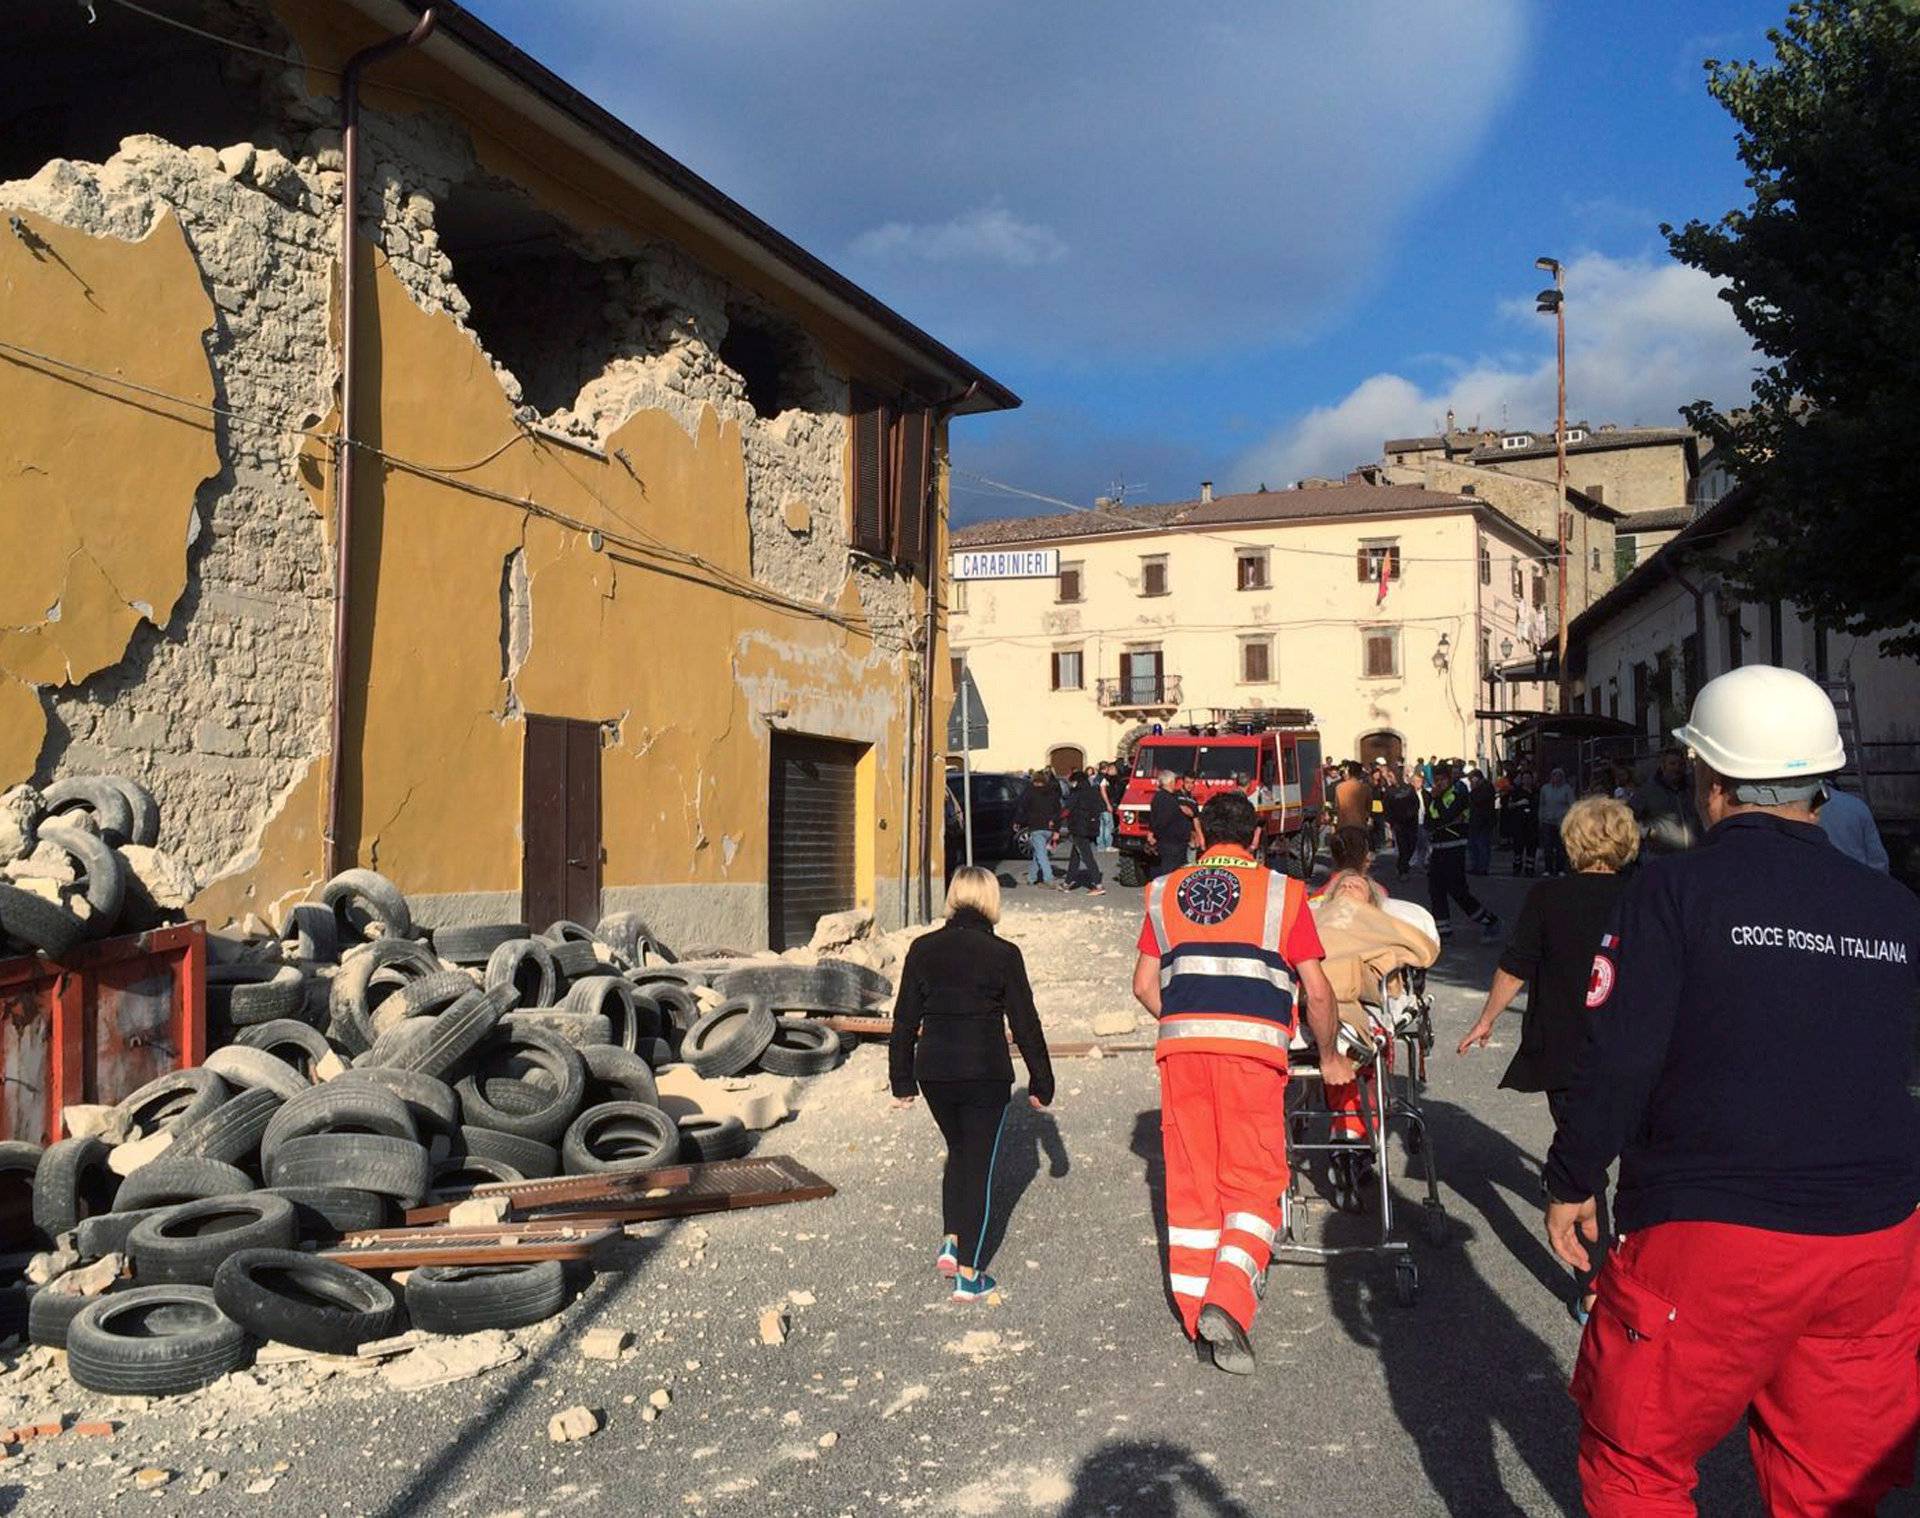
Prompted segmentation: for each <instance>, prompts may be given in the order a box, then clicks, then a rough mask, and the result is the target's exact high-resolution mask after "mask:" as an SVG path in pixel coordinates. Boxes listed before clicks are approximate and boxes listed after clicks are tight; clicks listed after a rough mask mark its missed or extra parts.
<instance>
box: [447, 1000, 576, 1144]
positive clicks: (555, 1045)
mask: <svg viewBox="0 0 1920 1518" xmlns="http://www.w3.org/2000/svg"><path fill="white" fill-rule="evenodd" d="M529 1074H534V1075H538V1076H541V1077H543V1078H542V1079H541V1080H540V1081H539V1082H538V1083H537V1084H536V1083H535V1082H533V1081H529V1080H527V1079H525V1078H524V1077H525V1076H527V1075H529ZM495 1081H503V1082H505V1083H506V1090H510V1091H512V1092H513V1093H514V1096H516V1097H519V1096H521V1095H522V1093H524V1092H525V1091H527V1090H529V1089H531V1090H532V1091H533V1092H535V1093H537V1094H540V1095H544V1097H545V1100H544V1101H542V1102H541V1103H540V1104H539V1106H537V1107H536V1108H535V1109H534V1110H532V1111H527V1112H516V1111H513V1110H511V1109H512V1107H513V1106H515V1105H518V1103H517V1102H515V1101H511V1100H508V1099H507V1098H506V1097H505V1093H504V1091H503V1093H502V1102H495V1101H493V1100H492V1099H491V1097H490V1095H489V1090H488V1088H489V1086H490V1085H491V1084H492V1083H493V1082H495ZM586 1088H587V1067H586V1065H585V1064H584V1063H583V1062H582V1061H581V1058H580V1055H579V1052H578V1051H577V1050H575V1049H574V1047H573V1046H572V1045H571V1044H569V1043H567V1042H566V1041H565V1040H564V1039H562V1038H560V1037H558V1036H557V1035H555V1034H552V1033H548V1032H545V1031H544V1030H542V1029H539V1028H519V1029H515V1030H513V1031H512V1032H511V1033H501V1032H498V1031H496V1033H495V1034H494V1036H493V1038H492V1039H491V1040H489V1042H488V1043H487V1044H486V1045H484V1046H483V1047H482V1048H481V1050H480V1053H479V1055H478V1057H477V1059H476V1061H475V1063H474V1067H473V1068H472V1069H471V1070H470V1071H469V1072H468V1073H467V1074H466V1075H465V1076H464V1077H462V1079H461V1081H460V1083H459V1087H458V1090H459V1092H460V1110H461V1112H462V1113H463V1114H464V1115H465V1117H466V1120H467V1122H468V1124H469V1125H471V1126H474V1127H479V1128H491V1129H493V1130H494V1131H495V1132H497V1133H511V1134H515V1135H517V1136H518V1137H520V1138H530V1139H536V1140H538V1141H539V1142H540V1143H543V1144H551V1143H552V1142H553V1141H554V1140H555V1139H557V1138H559V1137H560V1135H561V1134H563V1133H565V1132H566V1131H567V1124H569V1123H571V1122H572V1121H573V1117H574V1114H575V1113H576V1112H578V1111H579V1110H580V1100H581V1097H582V1096H584V1095H585V1093H586ZM503 1103H504V1105H503Z"/></svg>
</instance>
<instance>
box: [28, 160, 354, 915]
mask: <svg viewBox="0 0 1920 1518" xmlns="http://www.w3.org/2000/svg"><path fill="white" fill-rule="evenodd" d="M336 158H337V155H336ZM336 170H337V162H332V163H330V162H328V161H327V160H326V159H325V158H324V157H322V158H315V157H307V158H303V159H301V160H300V161H298V162H293V161H290V160H288V159H287V158H286V157H285V156H284V155H282V154H281V153H279V152H277V151H275V150H272V149H263V150H261V151H259V152H255V151H254V150H253V149H252V148H250V147H246V146H240V147H234V148H229V149H227V150H225V151H223V152H216V151H215V150H214V149H213V148H212V147H206V146H199V147H193V148H183V147H179V146H175V145H173V144H170V143H166V142H162V141H160V140H159V139H158V138H153V137H130V138H128V139H126V140H125V141H124V142H123V143H122V145H121V148H120V151H119V152H118V153H116V154H115V155H114V156H113V157H112V158H111V159H110V160H108V161H107V162H106V163H104V164H79V163H71V162H68V161H65V160H59V161H56V162H54V163H51V164H48V165H47V166H46V167H45V168H44V169H42V170H41V171H40V172H39V173H38V174H36V175H35V176H33V177H32V178H31V179H28V180H24V181H17V182H14V183H11V184H6V185H0V209H5V210H9V211H17V212H22V213H28V214H30V215H33V216H35V217H43V218H45V220H46V223H47V224H48V225H49V227H50V228H54V229H71V231H70V232H69V233H66V234H65V235H62V234H60V233H58V232H56V231H52V230H50V231H49V232H48V234H47V235H48V237H49V239H50V240H57V241H58V243H59V246H60V248H61V249H62V250H65V251H66V252H67V254H68V256H69V257H70V258H72V259H74V260H76V261H77V260H79V259H80V258H81V257H82V256H86V257H90V258H95V259H99V260H100V261H101V264H102V273H101V275H100V278H99V292H98V298H99V299H100V300H102V301H105V302H108V303H117V302H125V301H128V300H134V299H137V300H140V301H142V302H143V308H142V309H141V310H139V311H138V312H137V314H135V315H134V316H133V318H132V323H133V330H131V331H130V332H128V333H127V334H125V336H124V338H123V341H122V343H121V346H120V348H119V350H118V351H117V352H115V353H111V354H101V355H97V356H96V362H97V364H98V366H99V367H101V368H103V369H105V370H107V371H109V372H114V373H117V374H122V375H125V376H126V377H128V378H132V379H135V380H144V381H145V382H147V383H149V384H151V385H152V386H153V388H157V389H166V390H170V391H172V392H173V393H176V394H178V393H186V394H189V395H190V396H192V397H193V398H196V399H197V398H198V397H199V395H200V394H201V393H204V395H205V399H206V401H207V403H208V404H209V405H211V406H215V407H218V408H220V412H221V413H224V414H219V415H215V414H211V413H206V412H201V413H197V416H198V420H199V422H200V424H201V425H200V426H199V427H186V426H183V425H181V423H180V422H179V421H178V420H177V419H175V418H174V417H173V416H172V415H170V414H169V413H177V412H181V410H182V408H180V407H178V406H175V405H173V404H171V403H168V402H165V401H161V400H158V399H157V398H154V397H150V396H143V395H140V394H138V393H133V392H127V391H124V390H120V389H117V388H116V387H113V386H111V385H108V386H103V387H101V388H102V389H104V390H106V391H110V392H111V393H112V398H111V399H109V398H107V397H106V396H104V395H101V394H98V393H94V394H89V395H88V396H87V397H86V408H87V410H88V411H89V412H95V413H102V414H103V415H104V414H105V413H111V417H112V421H111V424H110V425H108V424H106V423H104V422H103V424H102V425H101V426H100V427H99V428H98V430H95V429H94V428H92V427H90V426H87V425H83V418H82V417H79V416H74V415H71V414H69V416H68V418H67V420H68V421H69V422H70V423H71V425H69V426H68V427H67V428H66V429H65V431H64V433H63V434H62V435H57V436H49V437H46V438H45V439H43V440H42V441H41V443H40V444H39V445H38V451H39V452H40V454H41V459H40V463H39V465H38V466H37V467H42V468H45V469H46V470H48V471H49V472H50V474H51V475H52V476H53V477H55V478H59V479H63V480H64V481H65V486H64V488H65V490H66V493H67V495H68V498H69V499H70V500H73V501H75V502H80V501H82V500H84V501H85V502H86V504H87V505H88V506H89V507H90V508H91V509H92V510H95V511H97V512H99V513H101V514H102V515H103V516H105V517H106V518H108V519H109V523H110V525H109V527H108V531H107V533H106V534H105V536H107V537H108V538H109V539H111V540H116V541H118V542H119V543H120V544H121V545H123V547H126V548H130V549H132V550H133V551H134V552H136V553H143V552H144V551H145V550H144V548H143V545H144V544H146V543H147V541H148V540H149V539H154V540H156V541H155V542H154V546H153V549H152V551H153V553H154V555H155V558H156V561H157V562H159V563H167V562H172V563H173V565H174V572H175V574H176V576H177V583H176V584H175V586H174V587H173V591H172V593H171V594H168V595H165V596H160V595H153V596H151V597H150V598H148V599H147V600H146V601H145V604H146V605H148V606H149V607H150V608H151V609H150V612H148V613H146V614H144V615H143V616H142V618H141V620H140V623H139V625H138V626H136V627H130V628H127V629H125V630H124V631H121V632H119V633H118V637H117V645H116V648H115V657H114V658H113V659H109V660H92V661H87V662H85V663H80V662H74V663H71V664H70V668H69V671H68V672H67V673H66V675H65V676H64V677H56V678H48V679H45V680H43V681H42V682H41V683H40V689H39V691H38V695H39V705H40V707H41V710H40V711H39V712H36V713H35V714H34V716H35V717H36V719H37V722H36V724H35V725H36V729H37V731H38V733H39V737H38V738H37V740H36V741H35V742H34V743H33V744H32V745H31V748H30V749H29V748H28V747H26V746H25V745H18V746H11V747H9V749H8V751H7V765H6V772H5V773H4V775H0V783H6V784H11V783H13V782H15V781H19V780H24V779H28V778H38V779H40V780H42V781H45V780H48V779H51V778H55V777H58V776H60V775H63V774H69V773H86V772H97V771H101V770H121V771H125V772H127V773H130V774H133V775H136V776H138V777H139V778H141V779H142V780H144V781H145V782H146V783H147V784H149V785H150V786H152V787H153V789H154V790H155V792H156V793H157V795H158V796H159V798H160V802H161V808H162V819H163V823H162V825H163V833H162V841H163V843H164V844H165V846H166V847H167V848H169V849H171V850H173V851H175V852H177V853H178V854H179V855H180V857H181V858H183V859H184V860H185V861H186V862H187V863H188V864H189V865H190V866H191V867H192V869H193V870H194V872H195V874H196V875H197V876H198V877H199V878H200V879H201V880H203V881H204V880H207V879H209V878H210V877H212V876H214V875H216V874H218V873H220V872H221V871H222V870H224V869H228V868H231V867H234V866H235V865H236V864H237V863H240V862H243V861H244V860H245V858H246V856H247V852H248V846H249V843H250V841H251V840H252V839H253V838H254V836H255V835H256V834H257V833H258V831H259V829H260V828H261V826H262V824H263V823H264V822H265V820H266V819H267V818H268V816H270V815H271V814H272V813H273V812H274V811H275V810H276V809H277V808H278V807H280V806H281V805H283V804H285V802H286V801H287V800H288V798H289V797H290V796H292V795H293V794H294V793H295V792H296V791H297V789H298V788H299V787H300V786H301V783H302V781H303V780H305V779H306V778H307V777H308V775H309V774H310V772H311V771H312V770H313V768H314V765H315V757H316V756H317V755H318V754H320V753H321V752H322V751H323V750H324V747H325V721H324V712H325V696H326V671H327V662H328V657H327V650H328V640H327V624H328V604H329V600H330V593H329V574H328V555H327V551H326V543H325V528H324V523H323V522H322V520H321V517H320V514H319V512H318V511H317V510H316V508H315V505H314V503H313V501H312V500H311V499H310V498H309V497H308V496H307V494H306V493H305V492H304V491H302V490H301V489H300V487H299V484H298V482H297V480H296V478H295V464H296V459H297V457H298V455H299V452H300V447H301V442H302V439H301V437H300V434H299V429H300V428H302V427H303V426H310V425H312V424H313V423H315V422H317V421H318V420H319V419H320V417H321V416H322V415H323V413H324V412H325V411H326V409H327V407H328V405H329V400H328V391H329V388H330V386H331V383H332V377H333V376H332V359H331V357H330V351H329V346H328V342H327V301H328V278H329V270H330V267H331V256H332V249H331V246H330V240H329V235H328V233H329V225H330V222H329V218H328V217H327V215H326V207H327V205H328V202H329V200H330V199H337V196H338V193H339V183H340V180H339V175H338V173H337V172H336ZM176 229H177V230H176ZM74 234H80V235H78V236H76V235H74ZM0 235H4V233H0ZM175 237H177V238H179V239H181V240H182V242H183V244H184V248H185V250H186V252H187V254H188V255H189V256H188V257H187V258H184V259H182V260H180V261H179V264H178V266H176V267H171V268H169V269H168V271H167V275H166V278H165V280H164V282H160V283H158V284H156V285H150V284H149V283H147V282H143V281H142V280H139V279H136V278H134V277H133V275H132V273H131V272H130V271H129V270H128V269H127V268H126V267H125V263H126V259H127V257H128V256H130V253H131V251H132V250H137V249H143V248H147V247H153V246H159V245H162V244H164V243H166V242H167V241H168V240H169V239H172V238H175ZM103 246H104V247H118V248H122V249H125V250H128V251H127V252H123V253H122V254H121V255H120V257H119V259H118V260H117V261H115V260H113V259H111V258H102V256H101V254H100V252H99V251H98V250H99V249H100V248H101V247H103ZM83 249H85V250H87V252H86V253H85V254H84V255H83V252H82V250H83ZM38 280H39V282H40V283H41V284H42V285H47V284H51V285H52V287H53V288H54V289H55V290H58V289H59V282H58V280H57V279H52V278H50V276H49V273H48V271H47V270H45V269H44V268H43V269H41V271H40V273H39V275H38ZM194 302H197V303H198V306H199V307H200V308H201V314H198V315H190V314H188V308H190V307H191V306H192V304H193V303H194ZM84 330H85V327H84V323H81V322H78V321H65V322H61V323H58V324H57V325H56V326H55V327H54V328H53V329H52V330H50V331H49V333H48V335H47V338H46V341H47V342H48V344H49V346H50V348H51V349H52V350H53V351H55V352H57V353H66V354H71V353H72V351H73V349H74V346H75V344H76V343H78V342H80V340H81V337H82V334H83V333H84ZM203 333H204V343H202V340H201V339H202V334H203ZM181 342H186V343H188V344H189V345H190V346H191V347H192V349H193V350H194V353H193V357H194V362H195V366H196V367H197V369H198V372H199V373H198V378H199V384H198V386H197V387H194V386H190V385H188V383H187V380H186V378H185V377H184V376H182V375H176V376H174V377H172V378H167V371H165V370H162V371H161V372H160V375H159V377H157V378H156V377H155V370H154V368H153V366H152V364H151V358H150V356H151V355H154V354H156V353H165V352H166V351H167V350H168V349H169V348H171V347H177V345H178V344H179V343H181ZM19 383H20V376H19V375H18V372H17V371H16V372H15V374H13V375H12V376H0V408H4V411H5V412H6V414H9V415H15V416H18V415H20V414H22V409H23V408H24V412H25V414H27V415H29V416H37V415H40V414H42V413H43V412H44V411H45V409H46V408H47V407H48V406H49V405H61V404H68V402H63V401H60V400H49V398H48V397H47V396H45V395H44V394H37V393H36V394H21V393H19V392H17V391H15V390H12V389H11V388H8V387H9V386H11V385H17V384H19ZM216 450H217V453H216ZM129 466H133V473H131V474H130V475H129V474H128V473H126V471H127V469H128V468H129ZM183 469H184V470H185V471H186V473H187V474H188V475H189V476H191V478H190V479H183V477H182V470H183ZM103 470H107V471H117V472H110V473H109V474H108V475H107V477H106V478H105V479H103V480H100V481H98V482H96V485H95V488H94V490H93V492H92V494H91V495H89V494H88V490H87V486H86V483H85V481H86V477H87V475H88V474H89V473H94V474H97V473H99V472H100V471H103ZM202 480H204V483H200V484H199V485H198V489H197V491H196V489H195V483H196V482H199V481H202ZM18 504H19V502H18V499H17V498H14V499H10V500H9V501H8V503H7V508H8V512H9V515H10V516H11V515H12V514H13V512H14V511H15V510H16V509H17V506H18ZM183 550H184V552H183ZM28 562H29V563H30V564H31V561H30V560H29V561H28ZM9 573H10V575H15V576H18V577H19V581H30V582H37V583H40V584H43V585H45V584H53V585H57V584H58V580H57V579H49V580H43V579H42V571H41V570H40V568H39V567H38V566H33V567H31V568H27V569H22V568H20V567H19V561H18V560H13V561H11V564H10V569H9ZM19 581H16V583H18V582H19ZM140 599H141V597H139V596H138V595H137V594H136V593H134V592H131V591H130V592H129V593H128V595H127V601H128V602H132V601H136V600H140ZM125 615H126V606H125V604H122V605H120V606H104V607H99V608H94V607H89V606H80V605H69V606H68V607H67V608H66V609H65V612H64V615H63V618H62V625H63V627H65V628H67V629H69V630H70V631H69V632H67V633H66V634H64V635H65V636H69V637H70V636H74V635H75V634H76V633H77V632H78V630H79V627H80V624H81V621H82V620H83V619H90V620H92V621H93V622H94V623H95V625H96V628H97V629H102V630H104V627H105V625H110V626H111V627H112V628H114V629H118V627H119V624H120V622H121V621H122V620H123V619H124V617H125ZM44 673H47V674H52V673H53V672H51V671H46V672H44Z"/></svg>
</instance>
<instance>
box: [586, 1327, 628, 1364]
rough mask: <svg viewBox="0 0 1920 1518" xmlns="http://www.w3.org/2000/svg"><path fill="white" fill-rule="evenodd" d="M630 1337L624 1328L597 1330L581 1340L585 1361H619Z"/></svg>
mask: <svg viewBox="0 0 1920 1518" xmlns="http://www.w3.org/2000/svg"><path fill="white" fill-rule="evenodd" d="M629 1337H630V1336H629V1335H628V1333H627V1331H626V1330H625V1329H624V1328H595V1329H592V1330H590V1331H589V1332H588V1333H586V1334H584V1335H582V1337H581V1339H580V1358H581V1359H583V1360H618V1359H619V1358H620V1351H621V1350H623V1349H625V1348H626V1347H627V1340H628V1338H629Z"/></svg>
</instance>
